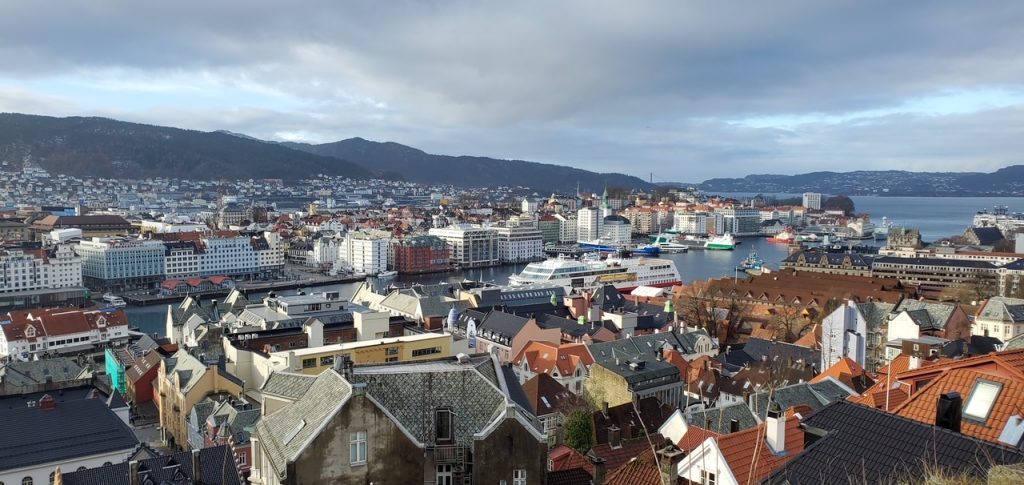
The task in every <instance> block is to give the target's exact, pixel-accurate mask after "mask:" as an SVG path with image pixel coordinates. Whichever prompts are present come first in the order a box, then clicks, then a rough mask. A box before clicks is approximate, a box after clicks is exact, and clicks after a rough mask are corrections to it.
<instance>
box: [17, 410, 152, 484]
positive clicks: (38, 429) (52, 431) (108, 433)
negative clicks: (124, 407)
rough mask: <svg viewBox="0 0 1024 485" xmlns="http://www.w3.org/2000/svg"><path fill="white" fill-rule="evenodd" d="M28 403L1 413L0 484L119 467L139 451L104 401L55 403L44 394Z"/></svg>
mask: <svg viewBox="0 0 1024 485" xmlns="http://www.w3.org/2000/svg"><path fill="white" fill-rule="evenodd" d="M121 403H122V404H123V401H121ZM27 404H28V405H27V406H26V405H25V404H21V405H20V406H18V407H14V408H10V409H0V422H2V423H4V439H3V440H0V483H5V484H8V483H9V484H12V485H19V484H20V485H44V484H48V483H54V482H55V474H56V473H57V471H58V470H69V471H70V470H82V469H87V468H94V467H99V466H101V465H110V464H112V463H123V462H126V461H128V459H129V457H131V456H132V454H133V453H135V452H136V450H137V449H138V447H139V440H138V439H136V438H135V435H134V434H133V433H132V430H131V428H129V427H128V425H126V424H125V423H124V422H123V421H122V420H121V418H120V417H119V416H118V415H117V414H116V413H115V412H114V411H113V410H112V409H111V408H110V407H109V406H108V405H107V402H106V400H105V399H75V400H62V401H61V402H57V399H55V398H54V397H53V396H51V395H49V394H46V395H44V396H42V397H41V398H39V399H31V400H29V401H28V402H27ZM102 483H104V484H108V483H111V482H110V481H104V482H102Z"/></svg>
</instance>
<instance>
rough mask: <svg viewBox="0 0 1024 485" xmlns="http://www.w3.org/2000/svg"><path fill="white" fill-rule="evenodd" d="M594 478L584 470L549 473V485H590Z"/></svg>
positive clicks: (574, 469)
mask: <svg viewBox="0 0 1024 485" xmlns="http://www.w3.org/2000/svg"><path fill="white" fill-rule="evenodd" d="M592 480H593V478H592V477H591V476H590V474H589V473H587V471H586V470H584V469H582V468H573V469H572V470H560V471H557V472H548V485H590V484H591V483H592Z"/></svg>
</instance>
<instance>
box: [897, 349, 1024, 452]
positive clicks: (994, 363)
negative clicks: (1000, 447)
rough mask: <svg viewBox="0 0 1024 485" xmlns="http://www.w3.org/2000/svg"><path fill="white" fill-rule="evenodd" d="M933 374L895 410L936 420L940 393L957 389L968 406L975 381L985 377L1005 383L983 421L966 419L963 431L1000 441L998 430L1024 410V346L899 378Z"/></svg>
mask: <svg viewBox="0 0 1024 485" xmlns="http://www.w3.org/2000/svg"><path fill="white" fill-rule="evenodd" d="M918 376H923V377H930V379H929V380H928V383H927V384H926V385H924V387H922V388H921V389H920V390H918V391H917V392H916V393H914V394H913V395H911V396H910V397H909V398H908V399H907V400H906V402H904V403H902V404H901V405H900V406H899V407H897V408H895V409H894V410H893V412H894V413H895V414H898V415H900V416H903V417H905V418H909V419H913V420H915V421H920V422H922V423H928V424H935V406H936V402H938V399H939V395H940V394H944V393H947V392H951V391H955V392H958V393H960V396H961V397H963V399H964V406H965V407H966V406H967V403H968V401H969V400H970V397H971V392H972V391H973V390H974V386H975V384H976V383H977V382H978V381H979V380H981V379H984V380H986V381H991V382H995V383H999V384H1001V385H1002V388H1001V390H1000V391H999V394H998V395H997V397H996V400H995V401H994V404H993V406H992V409H991V411H990V412H989V415H988V417H987V418H986V419H985V421H984V422H978V421H975V420H971V419H963V420H962V422H961V424H960V432H961V433H963V434H965V435H967V436H971V437H974V438H978V439H982V440H986V441H991V442H997V443H998V442H999V434H1000V433H1001V432H1002V430H1003V428H1004V427H1005V426H1006V423H1007V421H1008V420H1009V419H1010V417H1011V416H1015V415H1021V414H1024V350H1014V351H1009V352H998V353H991V354H988V355H982V356H978V357H972V358H969V359H963V360H958V361H951V362H946V363H944V364H939V365H933V366H931V367H927V368H924V369H917V370H914V371H908V372H906V373H904V374H901V375H900V379H901V380H904V379H911V378H913V377H918Z"/></svg>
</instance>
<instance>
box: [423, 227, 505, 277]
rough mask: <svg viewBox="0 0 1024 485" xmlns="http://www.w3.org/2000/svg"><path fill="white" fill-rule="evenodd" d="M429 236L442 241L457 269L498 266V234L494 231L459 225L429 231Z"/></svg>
mask: <svg viewBox="0 0 1024 485" xmlns="http://www.w3.org/2000/svg"><path fill="white" fill-rule="evenodd" d="M430 235H431V236H437V237H439V238H441V239H444V241H445V243H446V244H448V249H449V250H450V251H451V261H452V264H453V265H455V266H457V267H461V268H472V267H481V266H495V265H497V264H498V233H497V232H496V231H495V230H494V229H491V228H486V227H474V226H472V225H469V224H460V225H452V226H448V227H444V228H434V229H431V230H430Z"/></svg>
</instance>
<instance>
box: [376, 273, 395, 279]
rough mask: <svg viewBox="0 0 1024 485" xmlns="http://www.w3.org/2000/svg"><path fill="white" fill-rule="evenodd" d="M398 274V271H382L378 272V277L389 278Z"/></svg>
mask: <svg viewBox="0 0 1024 485" xmlns="http://www.w3.org/2000/svg"><path fill="white" fill-rule="evenodd" d="M396 276H398V271H382V272H380V273H377V278H378V279H382V280H383V279H388V278H394V277H396Z"/></svg>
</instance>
